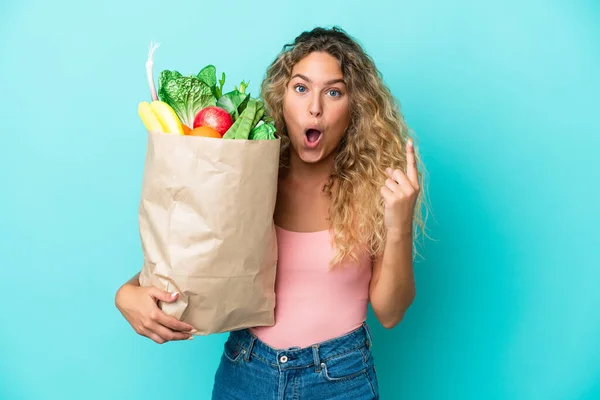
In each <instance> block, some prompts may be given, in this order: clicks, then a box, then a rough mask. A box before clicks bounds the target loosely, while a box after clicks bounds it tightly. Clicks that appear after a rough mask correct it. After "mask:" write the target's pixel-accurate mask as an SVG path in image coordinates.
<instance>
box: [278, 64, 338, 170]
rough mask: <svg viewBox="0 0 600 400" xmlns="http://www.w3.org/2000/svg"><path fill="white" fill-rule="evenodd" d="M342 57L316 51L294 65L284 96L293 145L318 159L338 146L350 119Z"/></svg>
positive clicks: (306, 158)
mask: <svg viewBox="0 0 600 400" xmlns="http://www.w3.org/2000/svg"><path fill="white" fill-rule="evenodd" d="M349 108H350V107H349V100H348V93H347V89H346V85H345V84H344V76H343V75H342V70H341V68H340V63H339V61H338V60H337V59H336V58H334V57H333V56H331V55H330V54H328V53H324V52H313V53H310V54H309V55H307V56H306V57H304V58H303V59H302V60H300V61H299V62H298V63H296V65H294V68H293V69H292V78H291V80H290V82H289V84H288V86H287V87H286V91H285V96H284V99H283V117H284V119H285V124H286V127H287V131H288V134H289V136H290V141H291V145H292V149H293V150H294V151H295V152H296V153H297V154H298V156H299V157H300V159H301V160H302V161H304V162H306V163H316V162H319V161H321V160H323V159H324V158H326V157H327V156H329V155H330V154H332V153H333V151H334V150H335V149H336V148H337V146H338V144H339V142H340V140H341V139H342V137H343V136H344V134H345V132H346V129H347V128H348V124H349V123H350V109H349Z"/></svg>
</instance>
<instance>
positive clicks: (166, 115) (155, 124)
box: [138, 100, 183, 135]
mask: <svg viewBox="0 0 600 400" xmlns="http://www.w3.org/2000/svg"><path fill="white" fill-rule="evenodd" d="M138 114H139V115H140V118H141V119H142V122H143V123H144V126H145V127H146V129H148V130H150V131H157V132H164V133H173V134H177V135H183V127H182V126H181V121H179V117H177V114H176V113H175V111H174V110H173V109H172V108H171V106H169V105H168V104H167V103H165V102H162V101H160V100H154V101H153V102H152V103H148V102H147V101H142V102H141V103H140V104H139V106H138Z"/></svg>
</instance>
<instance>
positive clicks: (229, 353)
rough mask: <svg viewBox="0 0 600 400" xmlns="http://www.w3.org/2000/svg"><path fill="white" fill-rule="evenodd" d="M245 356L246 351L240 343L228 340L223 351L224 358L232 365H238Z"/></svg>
mask: <svg viewBox="0 0 600 400" xmlns="http://www.w3.org/2000/svg"><path fill="white" fill-rule="evenodd" d="M244 354H246V349H244V348H243V347H242V345H240V344H239V342H237V341H234V340H231V339H227V341H226V342H225V345H224V349H223V356H224V357H225V359H227V360H228V361H230V362H232V363H237V362H239V361H240V360H241V359H242V356H243V355H244Z"/></svg>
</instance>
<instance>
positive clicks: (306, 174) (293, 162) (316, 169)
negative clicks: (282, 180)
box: [287, 150, 335, 183]
mask: <svg viewBox="0 0 600 400" xmlns="http://www.w3.org/2000/svg"><path fill="white" fill-rule="evenodd" d="M334 158H335V153H332V154H330V155H329V156H327V157H326V158H324V159H323V160H320V161H318V162H316V163H306V162H304V161H302V159H301V158H300V157H299V156H298V154H297V153H296V152H295V151H293V150H291V151H290V168H289V170H288V173H287V176H288V178H291V179H293V180H301V181H303V182H306V183H320V182H323V181H327V180H328V179H329V175H330V174H331V171H332V170H333V162H334Z"/></svg>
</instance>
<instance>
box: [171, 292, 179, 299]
mask: <svg viewBox="0 0 600 400" xmlns="http://www.w3.org/2000/svg"><path fill="white" fill-rule="evenodd" d="M178 294H179V293H178V292H175V293H172V294H171V298H172V299H174V298H175V297H177V295H178Z"/></svg>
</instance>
